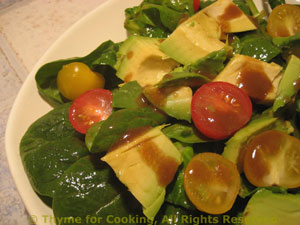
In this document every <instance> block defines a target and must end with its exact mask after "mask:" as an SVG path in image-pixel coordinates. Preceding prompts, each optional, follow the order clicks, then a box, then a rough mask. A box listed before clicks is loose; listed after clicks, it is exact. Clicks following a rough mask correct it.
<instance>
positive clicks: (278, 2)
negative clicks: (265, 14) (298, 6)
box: [268, 0, 285, 9]
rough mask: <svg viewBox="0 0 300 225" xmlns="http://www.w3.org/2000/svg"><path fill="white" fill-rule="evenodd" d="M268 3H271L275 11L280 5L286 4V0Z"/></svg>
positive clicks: (273, 0) (274, 0)
mask: <svg viewBox="0 0 300 225" xmlns="http://www.w3.org/2000/svg"><path fill="white" fill-rule="evenodd" d="M268 2H269V4H270V6H271V8H272V9H274V8H275V7H276V6H278V5H283V4H285V0H269V1H268Z"/></svg>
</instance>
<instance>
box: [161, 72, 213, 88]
mask: <svg viewBox="0 0 300 225" xmlns="http://www.w3.org/2000/svg"><path fill="white" fill-rule="evenodd" d="M210 81H211V80H210V79H208V78H207V77H206V76H203V75H200V74H198V73H191V72H171V73H168V74H167V75H165V76H164V77H163V79H162V80H161V81H160V82H159V83H158V84H157V86H158V88H163V87H174V86H191V87H199V86H201V85H202V84H205V83H208V82H210Z"/></svg>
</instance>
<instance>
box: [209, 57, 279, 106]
mask: <svg viewBox="0 0 300 225" xmlns="http://www.w3.org/2000/svg"><path fill="white" fill-rule="evenodd" d="M281 70H282V67H281V66H279V65H277V64H276V63H267V62H263V61H260V60H258V59H255V58H252V57H250V56H246V55H239V54H236V55H235V56H234V57H233V58H232V59H231V60H230V61H229V63H228V64H227V65H226V66H225V68H224V70H222V72H221V73H219V74H218V76H217V77H216V78H215V79H214V81H224V82H228V83H231V84H234V85H236V86H237V87H239V88H241V89H243V90H244V91H245V92H246V93H247V94H248V95H249V97H250V98H252V100H254V101H255V102H256V103H258V104H270V103H272V102H273V101H274V100H275V97H276V92H277V89H278V85H279V81H280V79H281V77H282V74H281V73H280V72H281ZM257 84H259V85H257Z"/></svg>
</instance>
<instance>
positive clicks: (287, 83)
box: [273, 55, 300, 112]
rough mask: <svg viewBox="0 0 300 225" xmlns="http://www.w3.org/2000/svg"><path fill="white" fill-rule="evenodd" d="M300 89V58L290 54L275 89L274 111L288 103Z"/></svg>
mask: <svg viewBox="0 0 300 225" xmlns="http://www.w3.org/2000/svg"><path fill="white" fill-rule="evenodd" d="M299 89H300V59H299V58H298V57H297V56H295V55H292V56H291V58H290V59H289V62H288V65H287V67H286V69H285V71H284V73H283V76H282V79H281V81H280V83H279V87H278V90H277V97H276V99H275V102H274V104H273V111H274V112H275V111H276V110H277V109H279V108H280V107H283V106H284V105H285V104H286V103H288V102H289V101H290V100H291V98H292V97H293V96H294V95H295V94H297V92H298V91H299Z"/></svg>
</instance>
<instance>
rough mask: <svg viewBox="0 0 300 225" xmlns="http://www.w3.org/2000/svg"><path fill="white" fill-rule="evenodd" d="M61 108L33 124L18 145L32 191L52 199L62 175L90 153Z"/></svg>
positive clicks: (66, 110)
mask: <svg viewBox="0 0 300 225" xmlns="http://www.w3.org/2000/svg"><path fill="white" fill-rule="evenodd" d="M69 108H70V104H64V105H62V106H60V107H58V108H56V109H54V110H52V111H50V112H49V113H47V114H46V115H44V116H43V117H41V118H40V119H38V120H37V121H36V122H34V123H33V124H32V125H31V126H30V127H29V129H28V130H27V131H26V133H25V135H24V136H23V138H22V140H21V143H20V154H21V158H22V162H23V165H24V168H25V171H26V173H27V176H28V178H29V181H30V183H31V185H32V186H33V188H34V190H35V191H36V192H37V193H39V194H40V195H45V196H49V197H52V196H53V193H54V192H55V189H56V185H57V183H58V179H59V178H60V177H61V176H62V174H63V173H64V171H65V170H66V169H68V168H69V167H70V165H72V164H73V163H74V162H76V161H77V160H78V159H80V158H81V157H83V156H85V155H87V154H88V153H89V152H88V150H87V148H86V146H85V145H84V143H83V141H82V140H81V135H80V134H79V133H77V132H76V131H75V130H74V129H73V127H72V125H71V124H70V122H69V119H68V112H69Z"/></svg>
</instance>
